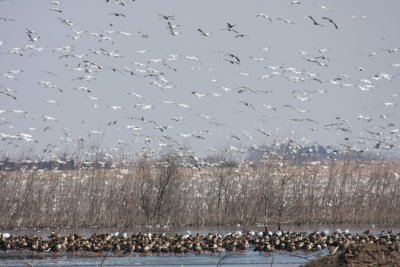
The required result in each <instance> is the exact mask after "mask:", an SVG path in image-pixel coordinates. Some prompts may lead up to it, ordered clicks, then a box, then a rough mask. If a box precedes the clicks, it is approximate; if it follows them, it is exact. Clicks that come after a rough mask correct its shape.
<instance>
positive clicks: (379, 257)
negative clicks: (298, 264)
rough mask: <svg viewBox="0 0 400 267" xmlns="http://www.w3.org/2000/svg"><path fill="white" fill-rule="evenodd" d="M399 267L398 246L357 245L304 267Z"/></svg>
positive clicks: (399, 249)
mask: <svg viewBox="0 0 400 267" xmlns="http://www.w3.org/2000/svg"><path fill="white" fill-rule="evenodd" d="M319 266H321V267H322V266H324V267H335V266H352V267H358V266H359V267H361V266H363V267H364V266H400V245H399V244H359V245H351V246H349V247H348V248H347V249H346V250H344V251H341V252H336V253H335V254H332V255H328V256H325V257H323V258H320V259H318V260H315V261H313V262H311V263H309V264H307V265H305V267H319Z"/></svg>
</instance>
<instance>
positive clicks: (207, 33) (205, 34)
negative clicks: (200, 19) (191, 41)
mask: <svg viewBox="0 0 400 267" xmlns="http://www.w3.org/2000/svg"><path fill="white" fill-rule="evenodd" d="M197 30H198V31H199V32H200V33H201V35H203V36H210V35H211V34H212V33H210V32H205V31H203V30H202V29H197Z"/></svg>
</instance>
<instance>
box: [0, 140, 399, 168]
mask: <svg viewBox="0 0 400 267" xmlns="http://www.w3.org/2000/svg"><path fill="white" fill-rule="evenodd" d="M288 148H290V149H288ZM351 152H352V158H354V159H358V160H381V159H382V158H383V157H384V158H385V159H388V160H389V159H390V160H391V159H394V160H396V159H398V155H397V156H396V155H393V154H389V153H385V154H383V156H382V154H377V153H373V152H370V151H362V150H361V151H351ZM346 153H348V151H347V150H339V149H337V148H326V147H324V146H321V145H310V146H299V145H295V144H280V145H263V146H254V147H250V148H249V149H247V150H246V153H245V156H244V158H243V157H242V158H243V159H244V160H246V161H250V162H252V163H254V164H258V163H260V162H263V160H264V159H265V158H268V159H270V160H272V159H273V160H281V159H282V158H283V157H285V159H287V160H291V161H292V162H296V164H302V162H303V161H310V160H314V161H321V160H343V159H344V158H345V155H346ZM223 154H224V153H223V152H221V153H217V154H214V155H209V156H206V157H204V158H202V159H201V160H200V162H201V166H207V165H212V164H214V163H217V162H218V163H220V162H221V161H223V160H226V159H223ZM192 159H193V157H192ZM134 160H135V159H132V158H124V160H121V159H119V161H124V162H132V161H134ZM189 161H190V158H189ZM191 161H192V163H195V162H194V160H191ZM196 161H198V160H196ZM119 163H120V162H118V161H116V160H113V159H111V158H110V157H108V156H107V154H106V153H103V152H98V153H97V154H96V156H94V157H93V158H90V159H88V158H86V159H85V160H78V159H76V156H75V155H73V154H72V155H63V156H59V157H58V158H56V159H51V160H43V159H33V158H29V157H28V158H23V159H18V160H16V159H12V158H11V157H9V156H7V155H2V156H0V170H1V171H5V170H11V171H16V170H21V169H41V170H78V169H80V168H83V169H92V168H95V169H111V168H113V167H115V166H117V165H118V164H119ZM195 164H197V165H198V164H199V162H197V163H195ZM223 164H224V165H225V166H230V165H232V166H236V167H237V162H235V160H230V161H229V162H228V161H224V162H223Z"/></svg>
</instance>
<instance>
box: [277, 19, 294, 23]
mask: <svg viewBox="0 0 400 267" xmlns="http://www.w3.org/2000/svg"><path fill="white" fill-rule="evenodd" d="M276 19H279V20H282V21H283V22H285V23H289V24H294V22H293V21H290V20H288V19H283V18H276Z"/></svg>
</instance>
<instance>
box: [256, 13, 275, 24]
mask: <svg viewBox="0 0 400 267" xmlns="http://www.w3.org/2000/svg"><path fill="white" fill-rule="evenodd" d="M256 17H263V18H265V19H268V20H269V21H271V22H272V19H271V18H270V17H269V16H267V15H265V14H262V13H260V14H257V15H256Z"/></svg>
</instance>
